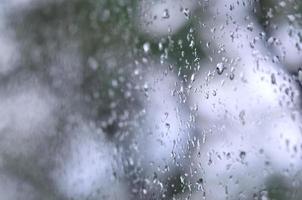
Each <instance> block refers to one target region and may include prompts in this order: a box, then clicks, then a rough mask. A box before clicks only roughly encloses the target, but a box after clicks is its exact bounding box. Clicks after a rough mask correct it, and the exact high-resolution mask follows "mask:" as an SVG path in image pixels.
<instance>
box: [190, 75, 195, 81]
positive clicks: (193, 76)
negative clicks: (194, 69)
mask: <svg viewBox="0 0 302 200" xmlns="http://www.w3.org/2000/svg"><path fill="white" fill-rule="evenodd" d="M194 81H195V74H194V73H193V74H192V76H191V82H194Z"/></svg>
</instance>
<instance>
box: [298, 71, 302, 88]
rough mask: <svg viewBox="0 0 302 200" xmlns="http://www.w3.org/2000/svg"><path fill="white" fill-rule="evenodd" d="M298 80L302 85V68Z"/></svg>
mask: <svg viewBox="0 0 302 200" xmlns="http://www.w3.org/2000/svg"><path fill="white" fill-rule="evenodd" d="M298 80H299V82H300V84H301V85H302V68H299V69H298Z"/></svg>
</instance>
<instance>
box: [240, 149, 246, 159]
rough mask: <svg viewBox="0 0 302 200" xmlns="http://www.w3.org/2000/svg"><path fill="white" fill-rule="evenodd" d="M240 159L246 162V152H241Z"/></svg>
mask: <svg viewBox="0 0 302 200" xmlns="http://www.w3.org/2000/svg"><path fill="white" fill-rule="evenodd" d="M239 157H240V159H241V160H244V159H245V157H246V152H245V151H240V154H239Z"/></svg>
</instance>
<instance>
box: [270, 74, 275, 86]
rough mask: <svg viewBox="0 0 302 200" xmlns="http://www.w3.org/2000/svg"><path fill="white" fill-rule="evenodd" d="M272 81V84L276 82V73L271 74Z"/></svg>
mask: <svg viewBox="0 0 302 200" xmlns="http://www.w3.org/2000/svg"><path fill="white" fill-rule="evenodd" d="M271 82H272V84H276V76H275V74H274V73H273V74H271Z"/></svg>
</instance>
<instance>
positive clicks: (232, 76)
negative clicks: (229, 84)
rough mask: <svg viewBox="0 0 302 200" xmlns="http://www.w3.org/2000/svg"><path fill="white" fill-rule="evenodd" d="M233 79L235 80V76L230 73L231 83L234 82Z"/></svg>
mask: <svg viewBox="0 0 302 200" xmlns="http://www.w3.org/2000/svg"><path fill="white" fill-rule="evenodd" d="M234 78H235V74H234V73H233V72H231V74H230V80H231V81H232V80H234Z"/></svg>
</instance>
